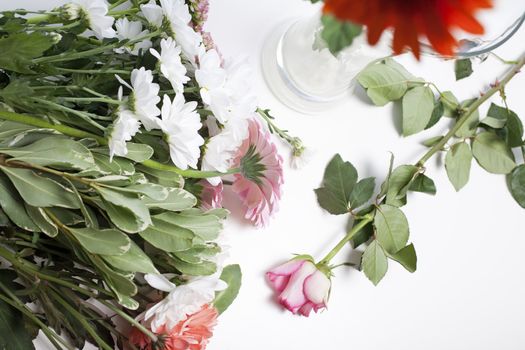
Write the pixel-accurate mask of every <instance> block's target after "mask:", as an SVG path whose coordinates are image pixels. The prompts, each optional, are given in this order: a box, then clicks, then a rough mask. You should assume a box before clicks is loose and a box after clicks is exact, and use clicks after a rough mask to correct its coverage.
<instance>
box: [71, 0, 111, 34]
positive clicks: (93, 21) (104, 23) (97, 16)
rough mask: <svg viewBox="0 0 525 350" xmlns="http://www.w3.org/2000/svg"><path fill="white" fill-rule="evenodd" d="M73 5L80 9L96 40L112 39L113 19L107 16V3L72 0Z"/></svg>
mask: <svg viewBox="0 0 525 350" xmlns="http://www.w3.org/2000/svg"><path fill="white" fill-rule="evenodd" d="M73 4H77V5H79V6H80V7H81V12H82V14H83V15H84V16H86V19H87V21H88V22H89V28H90V29H91V30H92V31H93V32H94V34H95V36H96V37H97V38H98V39H103V38H114V37H115V35H116V33H115V30H114V29H113V22H115V19H114V18H113V17H111V16H108V15H107V14H108V3H107V1H106V0H74V1H73Z"/></svg>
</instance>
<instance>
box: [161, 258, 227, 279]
mask: <svg viewBox="0 0 525 350" xmlns="http://www.w3.org/2000/svg"><path fill="white" fill-rule="evenodd" d="M173 255H174V256H173V257H172V258H173V259H172V261H171V264H172V265H173V267H175V268H176V269H177V270H178V271H180V272H181V273H183V274H185V275H190V276H209V275H213V274H214V273H215V272H217V265H216V264H215V263H213V262H211V261H206V260H202V261H200V262H198V263H189V262H186V261H184V260H182V259H179V258H178V257H177V253H173Z"/></svg>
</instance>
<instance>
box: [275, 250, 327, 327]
mask: <svg viewBox="0 0 525 350" xmlns="http://www.w3.org/2000/svg"><path fill="white" fill-rule="evenodd" d="M266 277H267V278H268V281H269V282H270V284H271V285H272V287H273V289H274V290H275V291H276V292H277V293H278V296H277V300H278V301H279V303H280V304H281V305H282V306H284V307H285V308H286V309H288V310H289V311H290V312H292V313H293V314H300V315H303V316H306V317H308V316H309V315H310V312H311V311H312V310H314V311H315V312H317V311H318V310H321V309H324V308H326V303H327V302H328V296H329V294H330V287H331V282H330V279H329V278H328V277H327V276H326V275H325V274H324V273H323V272H322V271H321V270H319V269H318V268H317V267H316V266H315V265H314V263H312V262H311V261H310V260H307V259H293V260H290V261H289V262H287V263H285V264H283V265H281V266H278V267H276V268H275V269H273V270H270V271H269V272H267V273H266Z"/></svg>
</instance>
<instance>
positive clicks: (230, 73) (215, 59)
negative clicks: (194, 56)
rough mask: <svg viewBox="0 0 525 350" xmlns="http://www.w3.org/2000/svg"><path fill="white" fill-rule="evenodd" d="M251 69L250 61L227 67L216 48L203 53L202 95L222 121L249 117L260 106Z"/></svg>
mask: <svg viewBox="0 0 525 350" xmlns="http://www.w3.org/2000/svg"><path fill="white" fill-rule="evenodd" d="M249 72H250V70H249V69H248V68H247V65H245V64H240V63H236V64H231V65H228V66H226V68H223V67H222V60H221V58H220V56H219V54H218V53H217V51H216V50H209V51H207V52H205V53H204V54H202V55H201V56H200V57H199V68H198V69H197V70H196V71H195V79H196V80H197V83H198V84H199V86H200V88H201V89H200V93H201V98H202V101H203V102H204V103H205V104H206V107H207V108H208V109H209V110H210V111H211V112H212V113H213V115H214V116H215V117H216V118H217V120H218V121H219V122H220V123H221V124H226V123H227V122H228V121H229V120H230V119H239V118H246V116H247V115H249V114H252V113H253V112H255V110H256V109H257V99H256V98H255V95H254V94H253V93H252V92H251V91H252V90H253V89H252V86H251V79H250V77H249Z"/></svg>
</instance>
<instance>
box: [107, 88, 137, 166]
mask: <svg viewBox="0 0 525 350" xmlns="http://www.w3.org/2000/svg"><path fill="white" fill-rule="evenodd" d="M117 95H118V100H119V101H123V100H124V96H123V95H124V91H123V89H122V86H121V87H119V89H118V94H117ZM117 114H118V117H117V119H116V120H115V121H114V122H113V125H112V126H111V129H110V134H109V142H108V146H109V157H110V160H113V157H114V156H120V157H124V156H125V155H126V154H128V147H127V145H126V142H127V141H131V138H132V137H133V136H135V135H136V134H137V132H139V129H140V121H139V120H138V118H137V117H136V116H135V114H133V112H131V111H130V110H128V109H127V108H126V107H124V106H120V107H119V109H118V113H117Z"/></svg>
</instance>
